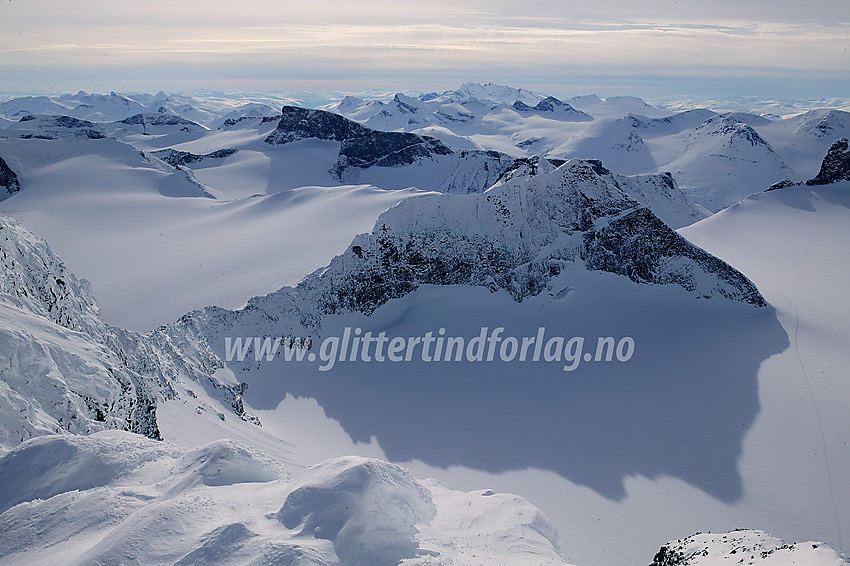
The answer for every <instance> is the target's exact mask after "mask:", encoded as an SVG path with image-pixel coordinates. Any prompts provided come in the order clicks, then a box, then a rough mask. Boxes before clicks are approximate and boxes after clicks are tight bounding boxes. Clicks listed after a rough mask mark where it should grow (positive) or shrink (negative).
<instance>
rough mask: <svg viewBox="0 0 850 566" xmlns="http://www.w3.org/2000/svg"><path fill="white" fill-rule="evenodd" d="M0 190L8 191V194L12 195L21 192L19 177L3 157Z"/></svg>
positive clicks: (0, 167)
mask: <svg viewBox="0 0 850 566" xmlns="http://www.w3.org/2000/svg"><path fill="white" fill-rule="evenodd" d="M0 188H3V189H6V192H7V193H9V194H10V195H11V194H14V193H16V192H18V191H20V190H21V183H20V182H19V181H18V175H17V174H15V172H14V171H12V169H11V168H10V167H9V165H7V164H6V161H4V160H3V158H2V157H0Z"/></svg>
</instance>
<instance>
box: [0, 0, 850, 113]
mask: <svg viewBox="0 0 850 566" xmlns="http://www.w3.org/2000/svg"><path fill="white" fill-rule="evenodd" d="M848 47H850V1H848V0H807V1H806V2H801V1H799V0H793V1H792V0H772V1H762V0H755V1H753V0H713V1H709V0H706V1H702V2H691V1H687V0H680V1H668V0H652V1H645V2H635V1H626V0H584V1H582V2H573V1H571V0H558V1H550V0H531V1H526V2H517V1H515V0H514V1H511V2H508V1H503V0H487V1H482V0H473V1H462V0H454V1H449V0H422V1H419V2H405V1H394V2H391V1H384V0H366V1H359V2H331V1H328V0H312V1H309V2H287V1H273V0H203V1H200V0H170V1H165V0H145V1H143V2H141V1H140V2H132V3H131V2H126V1H121V0H88V1H79V0H0V91H43V92H50V91H66V92H67V91H76V90H78V89H85V90H90V91H109V90H123V91H141V90H144V91H156V90H160V89H164V90H172V91H178V90H182V91H187V90H191V89H221V90H297V89H302V88H327V89H338V90H355V91H362V90H369V89H382V88H387V89H397V90H403V89H417V90H424V91H430V90H440V89H442V88H448V87H451V86H456V85H457V84H458V83H460V82H465V81H479V82H488V81H493V82H499V83H504V84H511V85H512V86H521V87H528V88H537V89H544V90H547V91H550V92H560V93H567V94H570V93H572V94H578V93H587V92H591V91H595V92H598V93H599V94H602V95H610V94H639V95H644V96H646V95H651V94H652V93H653V92H654V93H655V94H657V95H661V94H663V93H669V95H670V96H681V95H696V94H701V93H702V94H706V95H713V96H724V95H725V96H736V95H758V96H776V97H781V96H796V97H813V98H828V97H834V96H840V97H850V53H848Z"/></svg>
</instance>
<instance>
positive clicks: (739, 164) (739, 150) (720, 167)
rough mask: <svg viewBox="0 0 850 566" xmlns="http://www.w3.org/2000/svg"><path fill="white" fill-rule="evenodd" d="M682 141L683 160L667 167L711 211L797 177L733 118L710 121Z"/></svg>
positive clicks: (747, 127)
mask: <svg viewBox="0 0 850 566" xmlns="http://www.w3.org/2000/svg"><path fill="white" fill-rule="evenodd" d="M680 139H681V144H682V149H683V150H682V151H681V156H680V157H678V158H677V159H674V160H673V161H671V162H669V163H666V164H665V165H664V167H665V168H666V169H667V170H669V171H671V172H672V173H673V175H674V177H675V178H676V179H678V180H679V182H680V183H681V185H682V187H683V189H684V190H685V192H686V193H687V194H688V195H689V196H690V197H691V198H692V199H693V200H694V201H695V202H697V203H698V204H701V205H702V206H705V207H706V208H707V209H709V210H719V209H721V208H724V207H726V206H729V205H730V204H733V203H735V202H737V201H739V200H741V199H743V198H744V197H746V196H747V195H749V194H751V193H752V192H753V187H759V188H760V189H762V188H767V187H768V186H770V185H771V184H772V183H774V182H776V181H779V180H781V179H785V178H788V177H790V176H793V175H794V173H793V172H792V170H791V168H790V167H788V165H786V164H785V161H783V159H782V157H781V156H780V155H779V154H777V153H776V152H775V151H774V149H773V148H772V147H771V146H770V144H768V143H767V142H766V141H764V139H763V138H762V137H761V136H760V135H759V134H758V132H756V130H754V129H753V128H752V126H750V125H748V124H745V123H743V122H739V121H738V120H736V119H735V118H732V117H730V116H725V115H723V116H715V117H713V118H709V119H708V120H706V121H705V122H703V123H702V124H701V125H700V126H698V127H697V128H696V129H694V130H691V131H690V132H688V133H687V135H686V136H684V137H682V138H680ZM762 190H763V189H762Z"/></svg>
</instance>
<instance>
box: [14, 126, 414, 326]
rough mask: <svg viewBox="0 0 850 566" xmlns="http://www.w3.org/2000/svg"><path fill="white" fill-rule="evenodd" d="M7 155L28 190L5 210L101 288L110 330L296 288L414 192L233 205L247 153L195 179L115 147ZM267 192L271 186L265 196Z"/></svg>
mask: <svg viewBox="0 0 850 566" xmlns="http://www.w3.org/2000/svg"><path fill="white" fill-rule="evenodd" d="M215 149H218V148H215ZM0 155H2V156H4V158H5V159H6V160H7V162H8V163H9V166H10V167H11V168H12V170H13V171H15V172H16V173H17V174H18V177H19V179H20V181H21V183H22V186H23V187H24V189H23V190H21V191H19V192H18V193H16V194H15V195H14V197H11V198H8V199H7V200H5V201H3V203H2V204H1V205H0V207H2V209H3V210H4V211H5V212H6V213H7V214H12V215H15V216H16V217H18V218H19V219H21V221H22V222H23V223H24V224H25V225H26V226H28V227H29V228H30V229H32V230H34V231H36V232H38V233H40V234H43V235H44V237H46V238H47V239H48V241H50V243H51V244H52V245H53V246H54V247H55V249H56V250H57V251H58V253H60V254H61V255H62V257H63V258H65V261H67V262H68V264H69V266H70V267H71V269H72V271H74V272H76V273H79V274H80V275H81V276H83V277H85V278H87V279H89V280H90V281H92V282H93V288H94V293H95V295H96V296H97V298H98V302H99V303H100V305H101V308H102V309H103V313H104V317H105V318H106V320H107V321H109V322H112V323H115V324H119V325H122V326H125V327H129V328H133V329H139V330H146V329H150V328H153V327H155V326H158V325H161V324H165V323H167V322H171V321H173V320H175V319H177V318H178V317H179V316H181V315H182V314H184V313H185V312H187V311H189V310H191V309H193V308H200V307H203V306H206V305H210V304H218V305H222V306H227V307H238V306H240V305H242V304H243V303H244V302H245V301H246V300H247V299H248V298H249V297H251V296H253V295H256V294H262V293H267V292H269V291H272V290H274V289H277V288H279V287H281V286H282V285H285V284H292V283H296V282H297V281H298V280H299V279H300V278H301V277H303V276H304V275H306V274H307V273H309V272H311V271H313V270H314V269H316V268H318V267H319V266H321V265H323V264H324V263H325V262H327V261H328V260H329V259H330V258H331V257H333V255H335V254H336V253H337V252H338V251H339V250H340V249H341V248H343V247H344V246H345V245H346V244H347V243H348V241H349V240H350V239H351V237H352V236H353V235H354V234H356V233H359V232H362V231H364V230H367V229H368V228H369V227H371V225H372V223H373V222H374V220H375V218H376V217H377V215H378V214H379V213H381V212H382V211H383V210H385V209H386V208H388V207H389V206H392V205H393V204H396V203H397V202H398V201H399V200H402V199H404V198H407V197H408V196H411V195H413V194H417V193H418V191H415V190H408V191H392V192H390V191H384V190H380V189H378V188H376V187H374V186H362V185H361V186H335V187H327V186H326V187H303V188H298V189H293V190H286V191H281V190H280V189H278V190H275V188H271V189H270V191H269V194H267V195H264V194H257V192H261V193H263V192H265V191H264V190H262V189H261V190H260V191H257V190H255V188H253V187H252V189H251V190H252V191H253V192H252V194H254V195H256V196H249V195H244V196H241V195H240V194H239V193H237V195H236V196H237V198H235V199H233V198H232V197H231V199H227V193H228V192H230V189H231V187H235V186H238V185H239V184H240V176H239V175H240V173H241V171H243V170H244V169H243V168H244V167H246V166H256V165H257V164H256V157H255V156H256V154H254V156H252V155H251V153H250V152H247V151H245V152H240V153H238V154H236V155H233V156H232V157H229V158H225V159H222V160H220V161H221V162H223V165H227V167H222V168H221V169H219V168H218V167H217V168H216V169H219V170H218V171H217V172H216V175H214V176H212V175H208V176H204V175H202V174H201V173H202V172H203V169H201V170H199V171H198V175H197V176H195V178H194V179H193V178H192V176H187V172H186V171H183V170H179V169H178V170H175V169H173V168H171V167H169V166H167V165H164V164H159V165H158V164H157V163H156V162H151V161H150V160H149V159H145V157H143V156H142V155H140V154H139V152H138V151H136V150H134V149H133V148H132V147H130V146H128V145H125V144H123V143H120V142H117V141H115V140H93V141H92V142H91V143H85V142H77V141H66V140H0ZM260 157H262V156H260ZM234 159H237V161H235V163H234V165H233V166H230V165H229V163H230V162H231V161H232V160H234ZM211 161H213V162H215V161H218V160H211ZM246 161H247V163H246ZM201 165H204V164H203V163H201ZM93 172H97V173H96V174H92V173H93ZM195 179H197V181H200V182H201V183H202V184H199V183H198V182H195ZM207 182H215V183H217V186H219V187H221V190H218V189H216V188H215V186H210V185H208V184H207ZM269 182H270V179H269V177H268V176H265V177H263V179H262V183H263V188H265V187H266V186H267V185H268V184H269ZM271 182H272V183H274V181H273V180H272V181H271ZM256 188H259V187H256ZM210 191H212V192H215V193H217V194H219V195H220V196H221V195H224V196H223V197H222V198H219V199H211V198H208V197H209V195H210ZM225 199H227V200H225ZM319 222H321V223H322V226H324V228H323V229H322V230H315V229H314V227H315V226H316V224H317V223H319ZM82 226H85V228H86V229H84V230H82V229H80V227H82Z"/></svg>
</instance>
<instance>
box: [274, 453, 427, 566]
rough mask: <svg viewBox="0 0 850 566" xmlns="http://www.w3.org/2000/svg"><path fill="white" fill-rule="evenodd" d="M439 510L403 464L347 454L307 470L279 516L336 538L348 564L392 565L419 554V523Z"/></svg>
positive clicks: (306, 529)
mask: <svg viewBox="0 0 850 566" xmlns="http://www.w3.org/2000/svg"><path fill="white" fill-rule="evenodd" d="M435 513H436V509H435V508H434V504H433V503H432V501H431V496H430V494H429V492H428V490H427V489H425V488H424V487H423V486H422V485H420V484H419V483H418V482H417V481H416V480H414V479H413V478H412V477H411V476H410V474H409V473H408V472H407V471H406V470H404V469H403V468H400V467H399V466H395V465H393V464H387V463H386V462H381V461H380V460H371V459H365V458H353V457H349V458H338V459H334V460H329V461H327V462H323V463H322V464H319V465H318V466H316V467H314V468H310V469H309V470H307V471H306V472H305V473H304V474H303V475H302V477H301V479H300V480H299V481H298V483H297V484H296V486H295V487H294V488H293V490H292V492H291V493H290V494H289V496H287V498H286V501H285V502H284V504H283V507H281V509H280V511H279V512H278V513H277V518H278V519H279V520H280V521H281V522H282V523H283V524H284V525H285V526H286V527H287V528H289V529H295V528H296V527H299V526H300V528H301V532H302V533H305V534H312V535H313V536H315V537H316V538H321V539H327V540H330V541H333V543H334V549H335V550H336V554H337V556H339V558H340V560H341V561H342V562H343V563H344V564H350V565H351V566H393V565H395V564H398V562H399V561H400V560H402V559H404V558H412V557H414V556H415V555H416V550H417V548H418V543H417V541H416V534H417V529H416V527H415V525H417V524H419V523H427V522H429V521H430V520H431V519H432V518H433V517H434V515H435Z"/></svg>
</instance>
